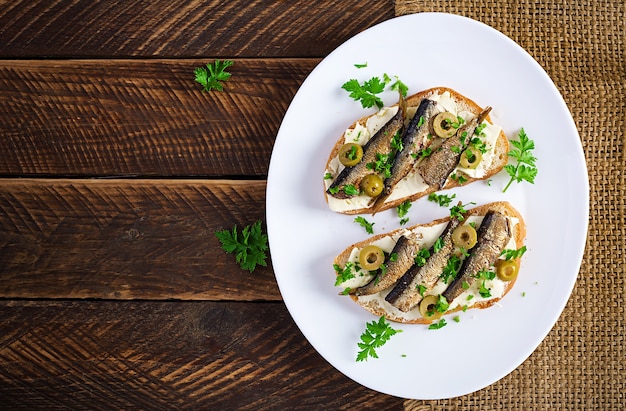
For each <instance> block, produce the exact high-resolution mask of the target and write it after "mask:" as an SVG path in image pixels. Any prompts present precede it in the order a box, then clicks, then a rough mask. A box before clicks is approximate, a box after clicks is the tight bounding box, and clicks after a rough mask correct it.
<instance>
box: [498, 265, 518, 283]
mask: <svg viewBox="0 0 626 411" xmlns="http://www.w3.org/2000/svg"><path fill="white" fill-rule="evenodd" d="M495 265H496V274H497V275H498V278H499V279H501V280H502V281H512V280H514V279H515V278H517V273H518V272H519V265H517V261H515V260H508V261H507V260H498V261H496V264H495Z"/></svg>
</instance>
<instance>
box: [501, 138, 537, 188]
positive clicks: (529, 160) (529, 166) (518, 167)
mask: <svg viewBox="0 0 626 411" xmlns="http://www.w3.org/2000/svg"><path fill="white" fill-rule="evenodd" d="M517 137H518V140H511V145H513V147H514V148H513V149H512V150H511V151H509V157H513V158H514V159H516V160H517V164H515V165H513V164H507V165H505V166H504V170H505V171H506V172H507V174H508V175H509V176H510V177H511V179H510V180H509V182H508V183H507V185H506V186H505V187H504V190H502V192H503V193H504V192H506V190H507V189H508V188H509V186H510V185H511V183H513V181H515V182H517V183H521V182H522V181H527V182H529V183H531V184H534V183H535V177H537V167H536V165H535V161H536V160H537V159H536V157H535V156H534V155H533V154H532V150H534V149H535V142H534V141H533V140H531V139H529V138H528V136H527V135H526V132H525V131H524V129H523V128H522V129H520V131H519V133H518V134H517Z"/></svg>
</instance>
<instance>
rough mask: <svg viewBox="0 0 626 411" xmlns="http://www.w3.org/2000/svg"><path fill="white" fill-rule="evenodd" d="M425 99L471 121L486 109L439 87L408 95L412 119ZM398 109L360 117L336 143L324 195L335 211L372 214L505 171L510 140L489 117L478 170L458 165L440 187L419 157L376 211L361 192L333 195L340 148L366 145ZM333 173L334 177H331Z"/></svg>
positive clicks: (407, 101) (338, 168)
mask: <svg viewBox="0 0 626 411" xmlns="http://www.w3.org/2000/svg"><path fill="white" fill-rule="evenodd" d="M424 98H429V99H431V100H435V101H438V107H440V110H441V111H450V112H452V113H453V114H454V115H459V116H461V117H463V118H464V119H465V120H469V119H470V118H472V117H475V116H477V115H478V114H479V113H480V112H481V111H482V110H483V109H482V108H481V107H480V106H479V105H478V104H476V103H475V102H474V101H472V100H470V99H469V98H467V97H465V96H463V95H461V94H459V93H458V92H456V91H454V90H452V89H450V88H447V87H435V88H430V89H428V90H424V91H421V92H419V93H416V94H414V95H412V96H410V97H407V98H406V100H405V101H406V105H407V114H408V117H409V118H410V117H411V116H413V114H414V113H415V110H416V108H417V106H418V105H419V104H420V102H421V101H422V99H424ZM397 110H398V104H396V105H394V106H391V107H385V108H383V109H382V110H380V111H379V112H377V113H374V114H372V115H369V116H366V117H363V118H361V119H359V120H358V121H356V122H354V123H353V124H352V125H351V126H350V127H348V129H347V130H346V132H345V133H344V134H343V135H342V136H341V138H339V140H338V141H337V142H336V144H335V146H334V147H333V149H332V150H331V152H330V155H329V157H328V161H327V162H326V169H325V172H324V176H325V179H324V189H325V193H324V195H325V197H326V201H327V203H328V205H329V207H330V209H331V210H333V211H336V212H339V213H343V214H368V213H374V211H376V212H378V211H383V210H386V209H389V208H393V207H397V206H398V205H400V204H401V203H403V202H404V201H407V200H408V201H415V200H417V199H419V198H421V197H423V196H427V195H428V194H430V193H432V192H435V191H439V190H447V189H451V188H454V187H459V186H462V185H467V184H471V183H472V182H474V181H477V180H485V179H488V178H490V177H491V176H493V175H494V174H496V173H498V172H499V171H501V170H502V168H503V167H504V166H505V165H506V163H507V161H508V151H509V142H508V139H507V137H506V135H505V134H504V132H503V131H502V129H501V128H500V127H499V126H496V125H493V124H492V122H491V118H490V117H489V116H487V117H486V119H485V122H486V123H487V124H488V125H489V126H488V127H487V128H486V129H485V131H484V132H485V133H487V134H486V137H485V138H484V140H486V142H487V148H488V150H489V151H488V153H485V154H484V155H483V160H482V164H479V166H478V168H477V169H476V170H469V169H463V168H460V166H457V168H456V169H455V170H454V171H453V172H452V173H451V176H453V177H452V178H451V177H449V178H448V179H447V180H446V182H445V184H444V185H443V187H439V186H438V185H427V184H426V183H424V181H423V179H422V178H421V176H420V174H419V171H418V166H419V162H420V159H416V163H415V165H414V167H413V171H412V172H410V173H409V175H408V176H406V177H405V178H404V179H403V180H402V181H401V182H400V183H398V184H397V186H396V187H395V188H394V190H393V192H392V193H391V195H390V196H389V197H388V198H387V199H386V200H385V202H384V203H382V204H379V205H377V207H378V208H377V209H376V210H374V200H375V199H372V198H370V197H367V196H366V195H365V194H360V195H357V196H354V197H350V198H347V199H338V198H335V197H333V196H332V195H330V194H329V193H328V192H327V190H328V188H329V187H330V185H331V184H332V182H333V180H334V179H335V178H336V177H337V176H338V174H339V173H340V172H341V171H342V170H343V168H344V166H343V165H342V164H341V163H340V162H339V160H338V158H337V156H338V153H339V150H340V148H341V147H342V146H343V145H344V144H345V143H346V142H356V143H357V144H365V143H366V142H367V140H368V138H369V137H370V136H372V135H373V134H374V133H375V131H376V130H377V129H379V128H380V127H382V125H383V124H384V121H385V120H387V119H389V118H390V117H391V116H393V114H395V113H396V112H397ZM408 120H409V119H406V120H405V123H406V122H408ZM360 134H364V135H365V136H364V138H361V139H360V140H361V141H358V140H359V138H357V137H356V135H360ZM435 140H438V142H437V141H435V142H433V147H436V145H437V143H439V144H440V143H441V141H442V139H439V138H435ZM329 176H330V177H331V178H329ZM454 177H456V178H454ZM459 177H460V178H459Z"/></svg>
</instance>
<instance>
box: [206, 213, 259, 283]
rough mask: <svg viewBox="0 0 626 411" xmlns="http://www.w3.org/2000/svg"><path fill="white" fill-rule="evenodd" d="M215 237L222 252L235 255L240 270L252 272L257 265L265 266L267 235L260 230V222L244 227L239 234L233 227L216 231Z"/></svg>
mask: <svg viewBox="0 0 626 411" xmlns="http://www.w3.org/2000/svg"><path fill="white" fill-rule="evenodd" d="M215 236H216V237H217V239H218V240H219V241H220V243H222V249H223V250H224V251H226V252H227V253H229V254H235V261H237V263H238V264H239V266H240V267H241V268H242V269H244V270H248V271H250V272H253V271H254V269H255V268H256V266H257V265H261V266H263V267H266V266H267V263H266V262H265V259H266V258H267V255H266V254H265V252H266V251H267V250H268V245H267V235H266V234H263V232H262V230H261V220H258V221H257V222H255V223H254V224H252V225H248V226H246V227H244V228H243V230H242V231H241V232H238V230H237V226H236V225H235V226H234V227H233V228H232V230H221V231H217V232H216V233H215Z"/></svg>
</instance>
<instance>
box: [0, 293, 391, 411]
mask: <svg viewBox="0 0 626 411" xmlns="http://www.w3.org/2000/svg"><path fill="white" fill-rule="evenodd" d="M0 318H2V322H0V398H2V408H6V409H34V408H37V409H56V408H64V409H90V410H97V409H107V410H109V409H180V408H183V409H216V410H244V409H255V410H258V409H277V410H280V409H345V408H350V409H381V410H387V409H394V410H399V409H401V408H402V402H403V401H402V400H401V399H400V398H395V397H391V396H388V395H383V394H380V393H377V392H374V391H371V390H369V389H367V388H364V387H362V386H360V385H359V384H357V383H355V382H353V381H352V380H350V379H348V378H347V377H345V376H344V375H343V374H341V373H339V372H338V371H336V370H335V369H334V368H332V366H330V365H329V364H328V363H327V362H326V361H324V360H323V359H322V357H321V356H320V355H319V354H317V353H316V352H315V350H314V349H313V348H312V347H311V346H310V345H309V344H308V342H307V341H306V340H305V339H304V337H303V336H302V334H301V333H300V331H299V330H298V328H297V327H296V325H295V324H294V323H293V321H292V319H291V317H290V316H289V314H288V312H287V310H286V308H285V306H284V305H283V304H282V303H266V304H261V303H237V302H221V303H216V302H113V301H110V302H104V301H98V302H94V301H82V302H80V301H74V302H19V301H18V302H10V301H9V302H7V301H3V302H0ZM356 350H357V348H356V341H355V352H356Z"/></svg>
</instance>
